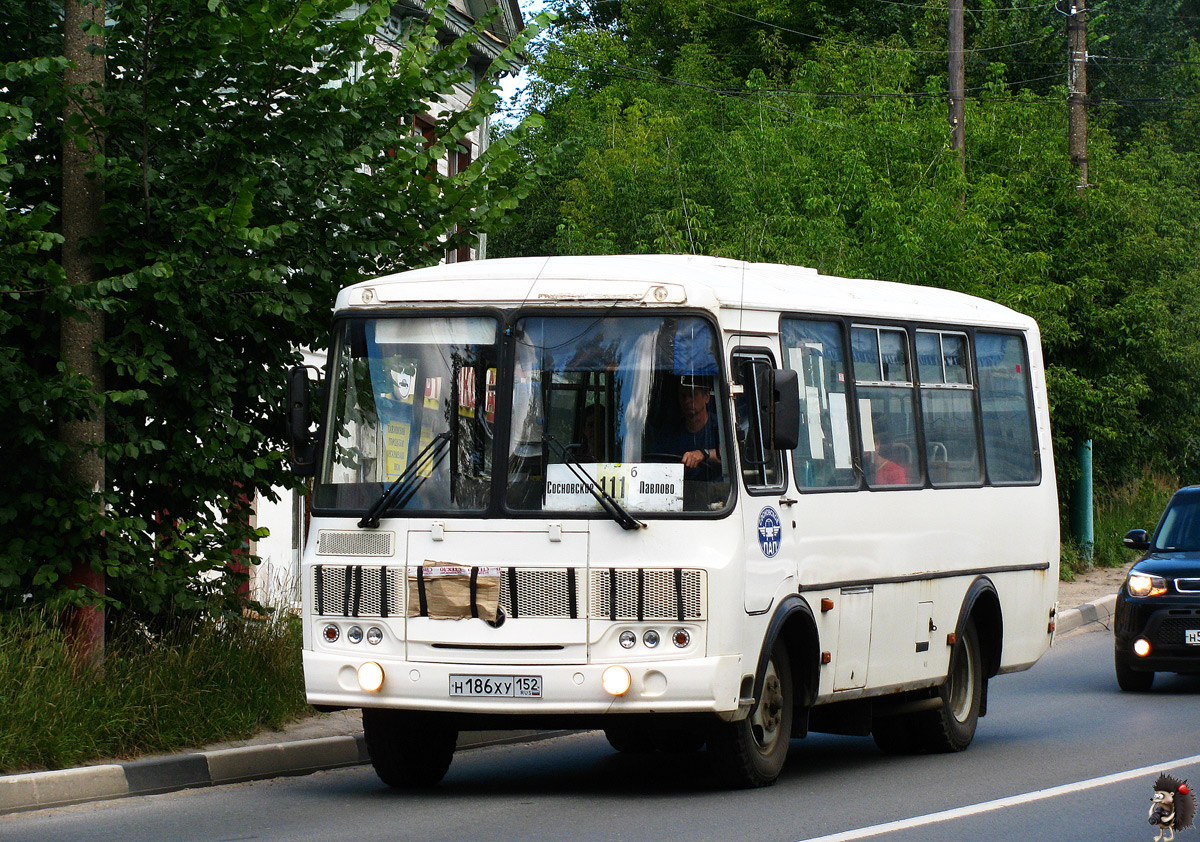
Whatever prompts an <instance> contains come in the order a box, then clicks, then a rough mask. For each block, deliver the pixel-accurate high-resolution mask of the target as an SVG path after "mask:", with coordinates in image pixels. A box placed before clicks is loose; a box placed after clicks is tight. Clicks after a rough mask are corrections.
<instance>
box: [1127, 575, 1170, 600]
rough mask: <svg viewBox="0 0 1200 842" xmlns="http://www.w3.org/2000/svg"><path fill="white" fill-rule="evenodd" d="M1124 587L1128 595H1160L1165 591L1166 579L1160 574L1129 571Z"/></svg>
mask: <svg viewBox="0 0 1200 842" xmlns="http://www.w3.org/2000/svg"><path fill="white" fill-rule="evenodd" d="M1125 587H1126V589H1127V590H1128V591H1129V595H1130V596H1162V595H1163V594H1165V593H1166V592H1167V580H1166V579H1164V578H1162V577H1161V576H1149V575H1147V574H1145V573H1130V574H1129V580H1128V581H1127V582H1126V583H1125Z"/></svg>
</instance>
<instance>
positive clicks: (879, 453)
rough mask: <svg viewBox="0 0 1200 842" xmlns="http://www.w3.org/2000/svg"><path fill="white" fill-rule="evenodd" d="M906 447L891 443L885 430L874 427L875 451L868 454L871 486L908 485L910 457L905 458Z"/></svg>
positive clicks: (899, 443)
mask: <svg viewBox="0 0 1200 842" xmlns="http://www.w3.org/2000/svg"><path fill="white" fill-rule="evenodd" d="M907 450H908V445H906V444H905V443H904V442H901V441H893V440H892V439H891V437H890V436H889V435H888V433H887V430H886V428H882V429H881V428H880V427H879V426H878V425H877V426H876V427H875V450H874V452H873V453H871V454H870V457H871V458H870V465H871V469H872V473H871V476H870V482H871V485H908V468H907V467H905V466H906V465H908V464H910V463H911V457H907V458H906V451H907Z"/></svg>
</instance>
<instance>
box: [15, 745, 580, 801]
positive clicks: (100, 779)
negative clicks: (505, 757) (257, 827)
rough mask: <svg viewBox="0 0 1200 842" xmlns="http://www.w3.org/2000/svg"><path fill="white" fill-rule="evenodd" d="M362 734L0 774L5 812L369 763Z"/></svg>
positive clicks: (462, 747)
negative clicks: (51, 769) (100, 764)
mask: <svg viewBox="0 0 1200 842" xmlns="http://www.w3.org/2000/svg"><path fill="white" fill-rule="evenodd" d="M566 733H569V732H567V731H494V732H493V731H464V732H463V733H462V734H460V735H459V738H458V750H459V751H464V750H466V749H472V748H482V747H484V746H492V745H504V744H506V743H517V742H533V741H537V740H545V739H550V738H552V737H557V736H561V735H562V734H566ZM369 762H370V757H368V755H367V744H366V741H365V740H364V739H363V735H362V734H356V735H354V736H349V735H347V736H341V737H319V738H316V739H309V740H295V741H292V742H282V743H270V744H266V745H255V746H242V747H240V748H227V749H218V750H214V751H201V752H197V753H195V754H178V755H174V756H170V757H156V758H152V759H149V760H133V761H130V762H128V763H110V764H105V765H102V766H83V767H80V768H77V769H59V770H55V771H50V772H29V773H25V774H18V775H3V776H0V816H3V815H5V814H8V813H19V812H24V811H27V810H42V809H47V808H50V807H67V806H70V805H72V804H82V803H85V802H89V801H104V800H108V799H113V798H125V797H128V796H131V795H160V794H162V793H165V792H177V791H179V790H182V789H196V788H199V787H208V786H220V785H221V784H233V783H241V782H242V781H253V780H262V779H264V778H278V777H290V776H297V775H309V774H312V773H313V772H321V771H324V770H327V769H339V768H342V767H345V766H361V765H363V764H366V763H369Z"/></svg>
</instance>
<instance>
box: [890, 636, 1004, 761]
mask: <svg viewBox="0 0 1200 842" xmlns="http://www.w3.org/2000/svg"><path fill="white" fill-rule="evenodd" d="M985 681H987V679H986V678H985V677H984V673H983V657H982V654H981V650H980V646H979V633H978V632H977V631H976V630H975V621H974V620H967V622H966V625H965V626H964V627H963V631H962V634H961V635H959V638H958V641H957V642H956V643H955V644H954V649H953V650H952V651H951V653H950V668H949V671H948V672H947V675H946V680H945V681H944V682H942V684H941V686H939V687H938V689H937V696H938V698H940V699H941V705H940V706H939V707H938V708H937V709H936V710H928V711H921V712H919V713H911V714H907V715H902V716H893V717H887V718H885V719H880V720H877V721H876V722H875V724H874V725H873V726H872V729H871V736H872V738H873V739H874V740H875V745H877V746H879V748H880V749H881V750H882V751H884V752H886V753H888V754H922V753H931V754H933V753H947V752H954V751H962V750H963V749H965V748H966V747H967V746H969V745H970V744H971V741H972V740H973V739H974V738H975V728H976V726H977V725H978V724H979V711H980V709H981V707H982V704H983V685H984V682H985Z"/></svg>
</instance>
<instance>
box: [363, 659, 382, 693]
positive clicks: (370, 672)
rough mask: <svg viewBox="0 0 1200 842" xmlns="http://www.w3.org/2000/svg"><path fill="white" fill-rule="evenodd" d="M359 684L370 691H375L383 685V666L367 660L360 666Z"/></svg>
mask: <svg viewBox="0 0 1200 842" xmlns="http://www.w3.org/2000/svg"><path fill="white" fill-rule="evenodd" d="M358 686H359V687H361V688H362V689H364V690H366V691H367V692H368V693H374V692H375V691H377V690H378V689H379V688H380V687H382V686H383V667H381V666H379V664H377V663H375V662H374V661H367V662H366V663H365V664H363V665H362V666H361V667H359V668H358Z"/></svg>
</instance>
